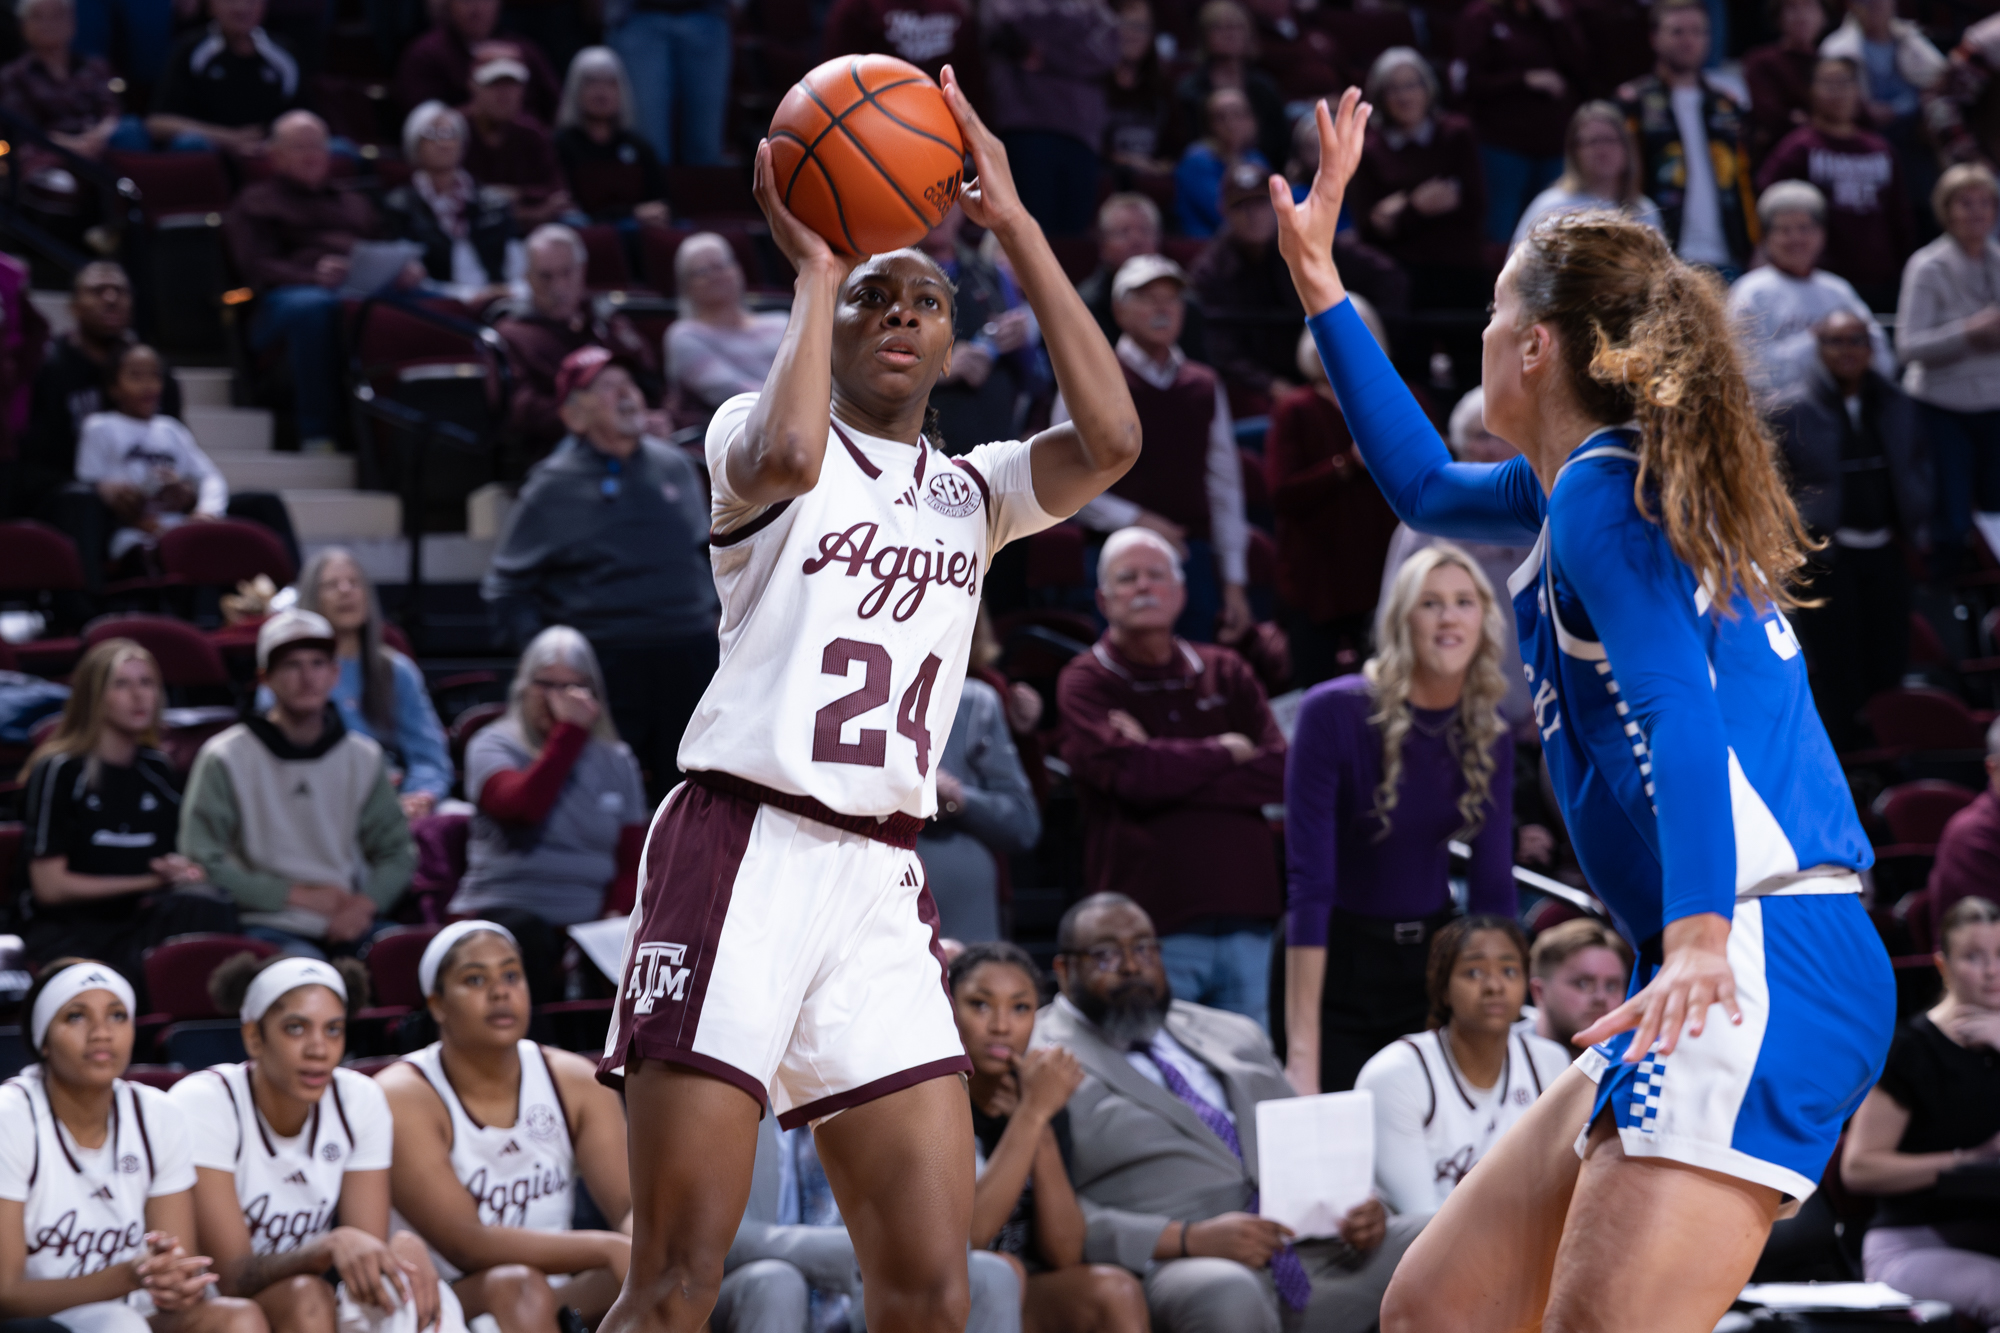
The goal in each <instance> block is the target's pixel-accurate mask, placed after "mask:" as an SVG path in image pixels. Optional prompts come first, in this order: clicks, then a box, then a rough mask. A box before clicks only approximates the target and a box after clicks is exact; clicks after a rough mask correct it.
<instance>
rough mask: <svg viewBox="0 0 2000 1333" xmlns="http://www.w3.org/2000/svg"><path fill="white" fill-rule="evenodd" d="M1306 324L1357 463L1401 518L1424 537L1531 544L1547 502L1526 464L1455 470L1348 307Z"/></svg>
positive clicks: (1512, 461)
mask: <svg viewBox="0 0 2000 1333" xmlns="http://www.w3.org/2000/svg"><path fill="white" fill-rule="evenodd" d="M1306 326H1307V327H1308V328H1310V329H1311V330H1312V335H1313V342H1314V343H1315V344H1316V345H1317V346H1318V347H1319V359H1320V361H1321V363H1322V364H1324V365H1325V366H1326V373H1327V378H1328V380H1329V381H1330V382H1331V383H1332V385H1333V392H1334V395H1335V396H1336V397H1338V398H1339V399H1340V410H1341V412H1342V413H1344V414H1345V415H1346V417H1347V426H1348V429H1349V430H1351V431H1353V432H1354V439H1355V442H1356V443H1357V444H1359V445H1360V446H1361V457H1362V459H1363V460H1364V461H1365V462H1366V463H1367V464H1368V471H1369V472H1370V473H1371V474H1372V475H1373V476H1374V478H1375V484H1376V485H1378V486H1380V487H1381V488H1382V494H1383V495H1384V496H1386V497H1387V498H1388V501H1389V507H1390V508H1391V509H1393V510H1395V511H1396V517H1398V518H1400V519H1402V520H1403V521H1404V522H1405V523H1407V524H1409V525H1410V526H1411V527H1413V528H1415V529H1417V531H1419V532H1435V533H1437V534H1439V535H1440V536H1445V537H1458V538H1463V539H1465V540H1467V541H1478V542H1494V543H1498V544H1501V545H1506V546H1522V545H1526V544H1527V543H1528V542H1531V541H1533V540H1534V539H1535V537H1536V535H1537V534H1538V533H1539V532H1540V531H1541V527H1542V513H1543V510H1544V508H1545V507H1546V499H1545V497H1544V495H1543V492H1542V485H1541V482H1540V481H1539V480H1538V479H1537V478H1536V477H1535V473H1534V469H1532V468H1530V467H1529V466H1528V460H1527V459H1525V458H1510V459H1508V460H1507V461H1506V462H1505V463H1454V462H1453V461H1452V458H1451V451H1450V450H1448V449H1446V448H1445V445H1444V441H1443V440H1440V439H1439V438H1438V434H1437V431H1436V430H1434V429H1433V428H1432V426H1431V423H1430V420H1429V418H1427V417H1426V416H1424V411H1423V409H1422V408H1421V407H1418V406H1417V400H1416V399H1415V398H1413V397H1411V396H1410V390H1409V387H1408V386H1407V385H1405V384H1404V383H1403V380H1402V377H1401V376H1400V375H1398V374H1397V373H1396V368H1395V367H1394V366H1392V365H1390V364H1389V358H1388V357H1386V356H1384V355H1382V349H1381V348H1380V347H1379V346H1377V345H1376V342H1375V339H1374V337H1373V335H1371V334H1370V333H1369V332H1368V326H1367V325H1365V324H1363V323H1362V322H1361V316H1360V315H1358V314H1356V313H1355V310H1354V303H1353V302H1352V301H1342V302H1341V303H1340V304H1339V305H1337V306H1334V307H1333V308H1332V309H1331V310H1325V311H1322V312H1320V313H1319V314H1317V315H1314V316H1313V317H1312V318H1311V319H1309V320H1307V321H1306Z"/></svg>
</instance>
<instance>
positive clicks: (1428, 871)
mask: <svg viewBox="0 0 2000 1333" xmlns="http://www.w3.org/2000/svg"><path fill="white" fill-rule="evenodd" d="M1375 642H1376V644H1377V649H1376V652H1375V655H1374V656H1373V657H1371V658H1369V659H1368V661H1367V663H1366V664H1365V665H1364V666H1363V667H1362V668H1361V673H1360V674H1359V675H1353V676H1339V677H1336V678H1335V679H1333V680H1329V681H1326V682H1325V683H1324V684H1320V685H1316V686H1314V687H1313V688H1312V689H1310V690H1308V691H1307V692H1306V695H1305V698H1304V700H1303V701H1301V703H1300V705H1299V719H1298V727H1297V730H1296V731H1294V732H1293V735H1292V748H1291V751H1290V752H1289V754H1288V755H1287V756H1286V759H1285V862H1286V868H1287V873H1288V875H1289V877H1290V881H1291V883H1290V895H1289V896H1290V909H1289V911H1288V912H1287V914H1286V919H1285V946H1286V947H1285V1073H1286V1075H1287V1077H1289V1078H1290V1079H1291V1082H1292V1086H1293V1087H1295V1088H1297V1089H1298V1090H1299V1091H1300V1092H1301V1093H1314V1092H1344V1091H1346V1090H1347V1089H1348V1088H1351V1087H1353V1086H1354V1079H1355V1076H1356V1075H1357V1074H1359V1073H1360V1072H1361V1067H1362V1065H1364V1064H1366V1063H1367V1061H1368V1058H1369V1057H1370V1056H1372V1055H1374V1054H1375V1053H1376V1052H1377V1051H1379V1050H1381V1049H1382V1048H1383V1047H1384V1046H1387V1045H1388V1044H1389V1043H1390V1042H1392V1041H1394V1040H1396V1039H1397V1038H1398V1037H1401V1036H1403V1035H1404V1034H1406V1033H1410V1032H1419V1031H1422V1030H1423V1026H1424V1015H1425V1012H1426V1006H1427V1004H1428V1001H1427V999H1426V993H1425V989H1424V969H1425V965H1426V960H1428V958H1429V957H1430V942H1431V939H1432V937H1433V936H1434V935H1436V933H1437V932H1438V931H1439V930H1440V929H1441V928H1443V927H1444V926H1445V925H1446V924H1447V923H1448V922H1449V921H1451V919H1452V918H1453V917H1455V916H1457V915H1458V908H1457V907H1456V906H1455V905H1454V903H1453V901H1452V895H1451V882H1450V880H1451V851H1450V849H1449V847H1448V846H1447V844H1448V843H1449V842H1451V840H1452V839H1454V838H1457V839H1463V840H1465V841H1467V842H1469V843H1470V844H1471V845H1472V864H1471V870H1470V872H1469V874H1468V876H1467V881H1468V887H1469V890H1470V908H1471V910H1472V911H1474V912H1478V913H1490V914H1494V915H1499V916H1512V915H1513V914H1514V911H1515V908H1516V900H1515V893H1514V877H1513V870H1512V863H1513V857H1512V851H1513V821H1512V813H1511V812H1512V809H1513V793H1514V741H1513V737H1512V736H1511V735H1510V734H1509V732H1508V730H1507V724H1506V723H1505V722H1504V721H1503V720H1502V719H1501V717H1500V713H1499V706H1500V700H1501V698H1502V697H1504V696H1505V695H1506V693H1507V678H1506V677H1505V676H1504V675H1502V674H1501V670H1500V662H1501V651H1502V649H1503V648H1504V647H1505V645H1506V642H1507V640H1506V634H1505V631H1504V630H1503V628H1502V626H1501V623H1500V607H1499V603H1498V600H1497V599H1496V598H1495V597H1494V595H1493V585H1492V584H1490V583H1488V582H1487V581H1486V575H1485V574H1483V573H1481V572H1480V569H1479V563H1478V562H1477V561H1476V560H1474V559H1473V558H1472V557H1471V556H1469V555H1467V554H1466V553H1465V552H1464V551H1462V550H1460V549H1459V548H1458V547H1456V546H1453V545H1451V544H1449V543H1440V544H1439V545H1436V546H1432V547H1429V548H1427V549H1425V550H1422V551H1418V552H1417V553H1416V554H1415V555H1413V556H1411V557H1410V558H1409V560H1407V561H1406V562H1405V563H1404V565H1403V567H1402V568H1401V569H1400V570H1398V571H1397V573H1396V578H1395V582H1394V583H1392V584H1391V585H1390V588H1389V595H1388V597H1386V598H1385V599H1383V602H1382V606H1381V608H1380V609H1379V611H1378V612H1377V616H1376V621H1375Z"/></svg>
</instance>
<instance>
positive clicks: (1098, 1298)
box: [1022, 1264, 1150, 1333]
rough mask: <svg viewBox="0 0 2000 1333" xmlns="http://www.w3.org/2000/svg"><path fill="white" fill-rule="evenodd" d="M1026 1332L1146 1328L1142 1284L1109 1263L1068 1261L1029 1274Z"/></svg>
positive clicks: (1139, 1331) (1125, 1332)
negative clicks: (1073, 1262) (1075, 1262)
mask: <svg viewBox="0 0 2000 1333" xmlns="http://www.w3.org/2000/svg"><path fill="white" fill-rule="evenodd" d="M1025 1315H1026V1318H1025V1319H1023V1321H1022V1322H1023V1324H1024V1325H1025V1326H1026V1328H1027V1331H1028V1333H1146V1330H1147V1329H1148V1328H1149V1327H1150V1321H1149V1318H1148V1316H1147V1313H1146V1289H1145V1288H1144V1287H1142V1286H1140V1285H1139V1279H1138V1278H1136V1277H1134V1276H1132V1274H1130V1273H1128V1272H1126V1271H1125V1270H1124V1269H1122V1268H1116V1267H1113V1266H1112V1265H1110V1264H1072V1265H1071V1266H1070V1267H1068V1268H1058V1269H1057V1270H1056V1271H1054V1272H1053V1273H1036V1274H1035V1275H1034V1276H1033V1277H1030V1278H1029V1279H1028V1299H1027V1308H1026V1310H1025Z"/></svg>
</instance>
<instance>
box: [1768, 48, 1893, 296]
mask: <svg viewBox="0 0 2000 1333" xmlns="http://www.w3.org/2000/svg"><path fill="white" fill-rule="evenodd" d="M1860 114H1861V74H1860V71H1858V70H1856V69H1855V68H1854V65H1853V63H1852V62H1850V61H1848V60H1845V59H1842V58H1840V57H1838V56H1822V57H1821V58H1820V61H1819V63H1818V64H1817V65H1815V66H1813V79H1812V109H1811V119H1809V120H1808V121H1807V122H1806V123H1805V124H1804V125H1801V126H1800V127H1799V128H1798V129H1796V130H1793V131H1792V132H1791V133H1790V134H1788V135H1786V136H1785V137H1784V138H1783V139H1782V140H1780V141H1779V143H1778V146H1777V147H1776V148H1774V149H1772V150H1771V156H1770V158H1769V160H1768V161H1766V162H1765V163H1764V170H1763V172H1762V173H1761V174H1760V175H1759V176H1758V177H1757V188H1758V189H1759V190H1765V189H1768V188H1770V186H1771V184H1772V183H1773V182H1774V181H1781V180H1802V181H1811V182H1812V183H1813V184H1814V185H1817V186H1818V187H1819V190H1820V193H1821V194H1823V195H1825V196H1826V255H1825V257H1824V258H1823V259H1822V260H1821V261H1820V262H1821V265H1822V266H1823V267H1824V268H1825V269H1826V270H1827V271H1828V272H1829V273H1838V274H1839V275H1840V276H1841V277H1843V278H1846V279H1847V280H1848V281H1849V282H1851V283H1853V284H1854V289H1855V290H1856V291H1858V292H1860V293H1861V299H1862V300H1864V301H1866V302H1868V306H1869V308H1870V309H1871V310H1894V309H1895V308H1896V298H1897V294H1898V288H1899V287H1900V285H1901V283H1902V279H1903V261H1905V260H1907V259H1908V258H1909V257H1910V251H1911V250H1913V249H1915V248H1916V246H1915V232H1914V224H1913V222H1912V221H1911V218H1910V196H1909V192H1908V191H1907V190H1905V189H1904V188H1903V165H1902V163H1901V162H1900V161H1899V160H1898V159H1897V157H1896V150H1895V149H1894V148H1893V147H1891V146H1890V143H1889V141H1888V140H1887V139H1884V138H1883V137H1882V136H1881V135H1879V134H1871V133H1869V132H1868V131H1867V130H1864V129H1862V128H1861V125H1860Z"/></svg>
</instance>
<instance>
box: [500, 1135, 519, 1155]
mask: <svg viewBox="0 0 2000 1333" xmlns="http://www.w3.org/2000/svg"><path fill="white" fill-rule="evenodd" d="M520 1151H521V1144H520V1142H519V1141H518V1140H516V1139H508V1140H507V1146H506V1147H504V1148H502V1149H501V1150H500V1155H501V1156H502V1157H512V1156H513V1155H514V1154H516V1153H518V1152H520Z"/></svg>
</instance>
